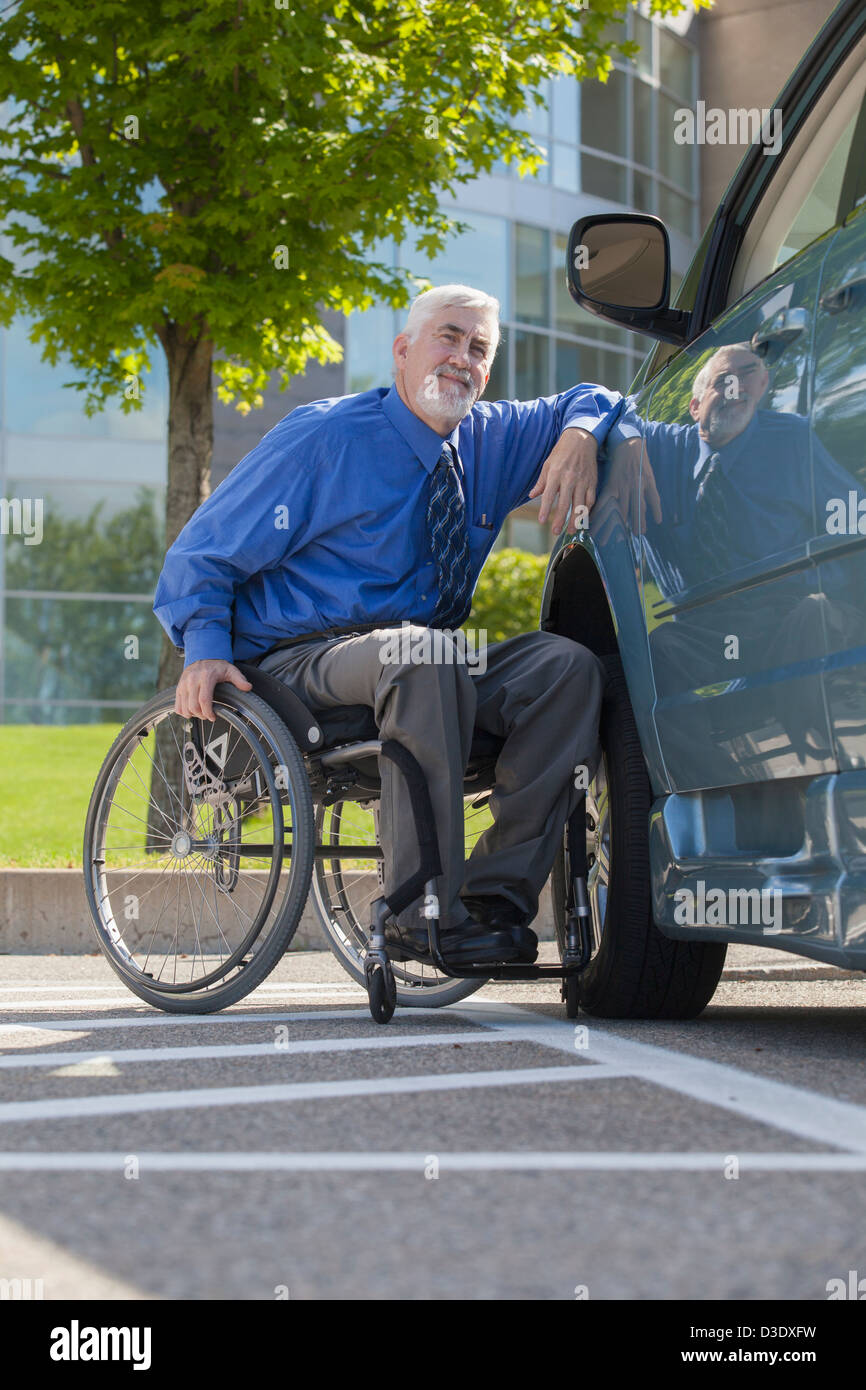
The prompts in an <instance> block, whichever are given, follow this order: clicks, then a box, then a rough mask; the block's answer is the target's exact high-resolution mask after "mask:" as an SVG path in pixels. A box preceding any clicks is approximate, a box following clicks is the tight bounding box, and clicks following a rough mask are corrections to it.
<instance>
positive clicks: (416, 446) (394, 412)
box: [382, 384, 460, 473]
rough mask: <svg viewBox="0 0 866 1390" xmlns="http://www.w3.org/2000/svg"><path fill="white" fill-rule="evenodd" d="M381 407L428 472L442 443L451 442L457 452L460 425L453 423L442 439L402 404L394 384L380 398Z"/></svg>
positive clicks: (440, 449) (440, 451) (433, 466)
mask: <svg viewBox="0 0 866 1390" xmlns="http://www.w3.org/2000/svg"><path fill="white" fill-rule="evenodd" d="M382 409H383V410H384V412H385V414H386V415H387V417H388V419H389V421H390V423H391V424H392V425H393V426H394V429H395V430H396V431H397V433H398V434H399V435H400V437H401V438H402V439H404V440H405V442H406V443H407V444H408V445H409V448H410V449H411V450H412V452H413V454H415V456H416V458H418V459H420V460H421V462H422V463H423V465H424V467H425V468H426V470H427V472H428V473H432V472H433V469H434V468H435V467H436V464H437V463H438V461H439V456H440V454H441V453H442V446H443V444H451V445H452V446H453V448H454V452H455V454H456V453H457V439H458V435H459V432H460V426H459V425H455V427H454V429H453V430H452V431H451V433H450V434H449V435H446V437H445V438H444V439H443V438H442V435H441V434H437V433H436V431H435V430H433V429H431V428H430V426H429V425H425V424H424V421H423V420H421V419H419V418H418V416H417V415H415V414H414V413H413V412H412V411H411V410H410V409H409V407H408V406H407V405H405V404H404V402H403V401H402V399H401V397H400V393H399V392H398V390H397V386H396V384H395V385H393V386H392V387H391V389H390V390H389V391H388V393H387V395H386V396H384V397H383V399H382Z"/></svg>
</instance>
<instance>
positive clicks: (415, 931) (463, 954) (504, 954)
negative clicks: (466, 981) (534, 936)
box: [385, 917, 518, 965]
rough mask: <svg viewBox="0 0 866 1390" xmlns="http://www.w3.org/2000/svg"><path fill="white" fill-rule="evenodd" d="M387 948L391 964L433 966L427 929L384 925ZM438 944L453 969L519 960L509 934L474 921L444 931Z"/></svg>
mask: <svg viewBox="0 0 866 1390" xmlns="http://www.w3.org/2000/svg"><path fill="white" fill-rule="evenodd" d="M385 944H386V946H387V948H388V955H389V957H390V958H391V960H394V961H404V960H420V961H426V962H428V963H429V964H432V957H431V955H430V947H429V944H428V940H427V930H426V928H425V927H422V926H417V927H415V926H412V927H401V926H398V924H397V923H396V922H395V921H394V920H393V919H391V920H390V921H389V922H387V923H386V925H385ZM439 944H440V947H441V950H442V955H443V957H444V959H445V961H446V963H447V964H450V965H475V964H478V965H497V964H500V963H502V962H507V961H511V960H516V959H517V956H518V947H517V945H516V944H515V942H514V940H513V937H512V933H511V932H510V931H496V930H491V929H490V928H489V927H479V925H478V923H477V922H475V921H473V919H472V918H471V917H467V918H466V920H465V921H463V922H460V923H458V925H457V926H455V927H446V928H445V929H444V931H441V932H440V933H439Z"/></svg>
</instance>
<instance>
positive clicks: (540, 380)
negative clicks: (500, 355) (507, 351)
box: [514, 332, 549, 401]
mask: <svg viewBox="0 0 866 1390" xmlns="http://www.w3.org/2000/svg"><path fill="white" fill-rule="evenodd" d="M548 342H549V339H548V338H547V337H546V336H545V334H543V333H519V332H518V333H515V335H514V349H515V352H514V389H515V392H516V399H517V400H519V401H534V400H535V399H536V398H537V397H538V396H546V395H548V394H549V386H548V369H547V345H548Z"/></svg>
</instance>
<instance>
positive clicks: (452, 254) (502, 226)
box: [402, 209, 510, 318]
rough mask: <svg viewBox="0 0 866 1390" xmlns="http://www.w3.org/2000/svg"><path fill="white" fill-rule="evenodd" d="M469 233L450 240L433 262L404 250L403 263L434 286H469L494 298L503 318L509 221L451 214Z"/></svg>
mask: <svg viewBox="0 0 866 1390" xmlns="http://www.w3.org/2000/svg"><path fill="white" fill-rule="evenodd" d="M453 216H454V218H455V220H456V221H458V222H465V223H466V224H467V225H468V228H469V230H468V231H466V232H462V233H460V234H459V235H457V236H452V237H449V239H448V242H447V243H446V246H445V249H444V251H442V252H441V254H440V255H438V256H437V257H436V259H435V260H429V259H427V258H426V257H425V255H424V253H423V252H419V251H415V250H412V251H410V249H409V248H408V247H404V248H403V253H402V263H403V265H404V266H406V267H407V268H408V269H409V270H411V271H412V273H413V274H414V275H426V276H427V277H428V278H429V279H430V280H432V281H433V284H434V285H451V284H458V285H472V286H473V287H475V288H478V289H482V290H486V292H487V293H488V294H492V295H495V296H496V298H497V299H498V300H499V303H500V305H501V310H500V312H501V314H502V317H503V318H509V317H510V308H509V295H508V222H507V221H506V219H505V218H504V217H489V216H487V214H486V213H481V212H463V211H462V209H461V210H458V211H456V212H455V213H454V214H453Z"/></svg>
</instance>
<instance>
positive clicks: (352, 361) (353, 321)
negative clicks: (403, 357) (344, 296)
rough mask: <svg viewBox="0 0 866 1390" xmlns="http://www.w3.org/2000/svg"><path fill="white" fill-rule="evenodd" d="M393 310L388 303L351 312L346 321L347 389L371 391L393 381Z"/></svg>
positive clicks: (395, 331) (388, 384)
mask: <svg viewBox="0 0 866 1390" xmlns="http://www.w3.org/2000/svg"><path fill="white" fill-rule="evenodd" d="M394 317H395V316H394V310H393V309H391V308H389V307H388V306H387V305H385V304H380V305H377V306H376V307H375V308H374V309H368V310H367V311H366V313H363V314H359V313H353V314H350V315H349V320H348V323H347V325H346V337H347V340H348V341H347V347H346V390H347V391H348V392H349V394H350V395H352V394H353V393H354V392H355V391H372V390H373V388H374V387H376V386H390V385H391V368H392V366H393V362H394V358H393V353H392V351H391V346H392V344H393V342H394V339H395V337H396V336H397V330H396V328H395V327H394Z"/></svg>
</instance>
